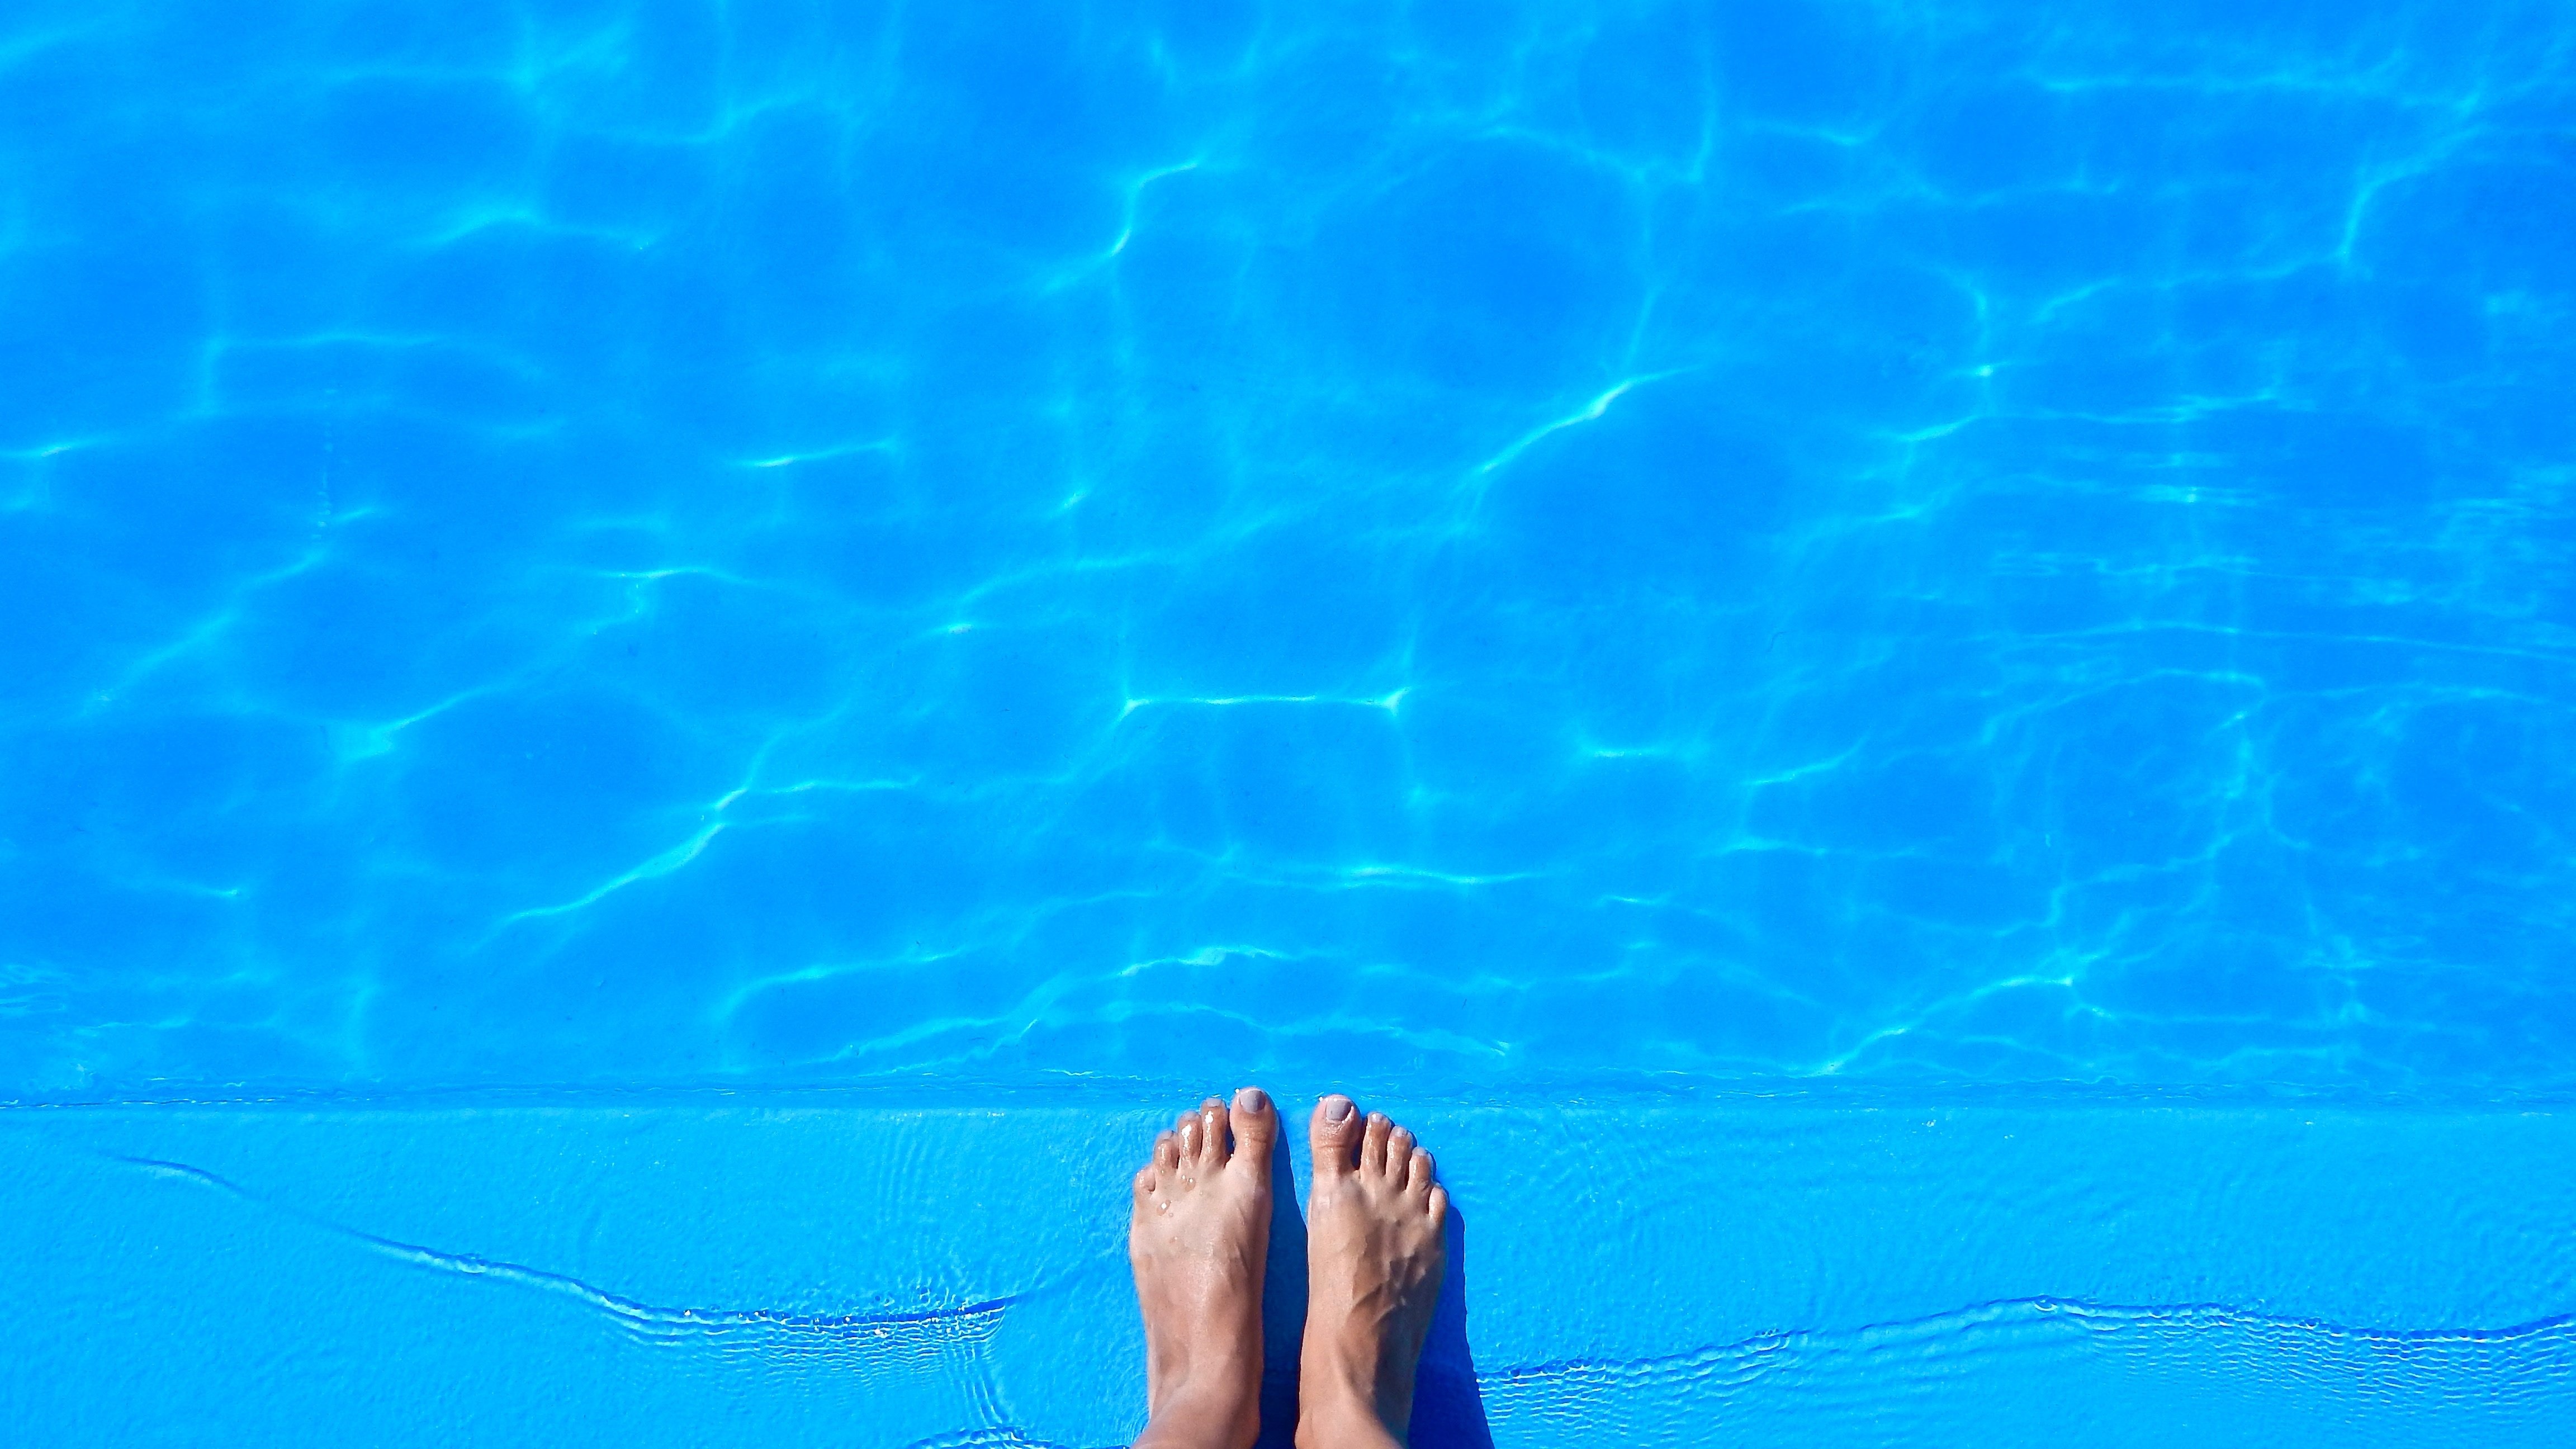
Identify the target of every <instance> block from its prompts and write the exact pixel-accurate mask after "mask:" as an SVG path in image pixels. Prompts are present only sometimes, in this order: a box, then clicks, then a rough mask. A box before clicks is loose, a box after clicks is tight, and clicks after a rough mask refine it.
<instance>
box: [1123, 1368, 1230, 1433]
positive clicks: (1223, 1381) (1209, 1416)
mask: <svg viewBox="0 0 2576 1449" xmlns="http://www.w3.org/2000/svg"><path fill="white" fill-rule="evenodd" d="M1260 1381H1261V1375H1260V1369H1259V1367H1258V1366H1257V1365H1256V1366H1254V1368H1253V1369H1252V1371H1251V1373H1250V1375H1249V1376H1248V1377H1247V1376H1246V1375H1245V1374H1244V1373H1242V1372H1241V1371H1239V1370H1238V1371H1236V1372H1231V1373H1227V1372H1210V1373H1207V1374H1204V1375H1191V1376H1189V1377H1186V1378H1183V1379H1180V1380H1178V1381H1176V1382H1173V1383H1171V1384H1168V1385H1166V1386H1165V1387H1164V1389H1163V1391H1162V1392H1161V1393H1160V1394H1157V1395H1156V1396H1155V1399H1154V1403H1153V1406H1152V1409H1151V1411H1150V1412H1149V1413H1148V1414H1147V1416H1146V1422H1145V1432H1144V1433H1143V1434H1141V1435H1139V1436H1138V1437H1137V1439H1136V1446H1137V1449H1147V1446H1149V1445H1151V1446H1155V1449H1251V1445H1252V1441H1253V1440H1255V1439H1257V1438H1259V1437H1261V1391H1260V1387H1259V1385H1260Z"/></svg>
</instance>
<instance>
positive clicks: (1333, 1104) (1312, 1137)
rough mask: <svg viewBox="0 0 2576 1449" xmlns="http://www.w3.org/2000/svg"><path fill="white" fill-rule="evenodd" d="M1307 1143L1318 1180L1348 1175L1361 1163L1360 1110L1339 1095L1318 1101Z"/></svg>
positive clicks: (1308, 1126) (1309, 1128)
mask: <svg viewBox="0 0 2576 1449" xmlns="http://www.w3.org/2000/svg"><path fill="white" fill-rule="evenodd" d="M1306 1142H1307V1145H1308V1146H1310V1147H1312V1148H1313V1149H1314V1153H1315V1177H1316V1180H1318V1181H1323V1180H1326V1179H1330V1178H1337V1177H1344V1176H1348V1175H1349V1173H1350V1170H1351V1169H1352V1168H1353V1167H1354V1166H1356V1165H1358V1163H1359V1146H1360V1111H1359V1108H1358V1107H1357V1106H1355V1105H1353V1103H1352V1102H1351V1099H1350V1098H1348V1097H1345V1096H1343V1095H1342V1094H1341V1093H1339V1092H1335V1093H1333V1094H1332V1095H1331V1096H1328V1097H1325V1098H1322V1099H1321V1100H1319V1101H1317V1102H1316V1103H1315V1115H1314V1116H1313V1117H1312V1118H1310V1119H1309V1120H1308V1121H1307V1123H1306Z"/></svg>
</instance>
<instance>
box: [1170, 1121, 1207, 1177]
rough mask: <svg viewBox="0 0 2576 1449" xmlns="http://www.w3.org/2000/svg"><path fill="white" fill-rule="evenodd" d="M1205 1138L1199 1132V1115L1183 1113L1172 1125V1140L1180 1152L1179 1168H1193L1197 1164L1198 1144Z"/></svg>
mask: <svg viewBox="0 0 2576 1449" xmlns="http://www.w3.org/2000/svg"><path fill="white" fill-rule="evenodd" d="M1204 1136H1205V1134H1204V1133H1202V1132H1201V1131H1200V1130H1199V1114H1198V1113H1196V1112H1183V1113H1182V1114H1181V1115H1180V1120H1178V1121H1176V1122H1174V1123H1173V1124H1172V1140H1173V1142H1174V1143H1175V1144H1177V1146H1178V1147H1179V1150H1180V1162H1181V1166H1183V1167H1189V1168H1195V1167H1197V1166H1198V1163H1199V1144H1200V1140H1201V1139H1202V1138H1203V1137H1204Z"/></svg>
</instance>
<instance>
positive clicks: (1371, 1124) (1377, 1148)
mask: <svg viewBox="0 0 2576 1449" xmlns="http://www.w3.org/2000/svg"><path fill="white" fill-rule="evenodd" d="M1394 1132H1395V1123H1394V1122H1392V1121H1390V1120H1388V1118H1387V1115H1386V1114H1385V1113H1384V1112H1371V1113H1370V1114H1368V1130H1367V1131H1366V1132H1365V1133H1363V1134H1362V1135H1361V1137H1360V1171H1362V1172H1365V1173H1370V1174H1377V1173H1382V1172H1385V1171H1386V1139H1387V1138H1388V1137H1389V1136H1391V1135H1393V1134H1394Z"/></svg>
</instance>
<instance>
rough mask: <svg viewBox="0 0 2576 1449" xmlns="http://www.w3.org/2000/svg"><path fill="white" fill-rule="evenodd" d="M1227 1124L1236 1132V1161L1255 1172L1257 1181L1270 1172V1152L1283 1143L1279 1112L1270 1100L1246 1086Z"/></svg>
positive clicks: (1236, 1100)
mask: <svg viewBox="0 0 2576 1449" xmlns="http://www.w3.org/2000/svg"><path fill="white" fill-rule="evenodd" d="M1226 1118H1227V1122H1228V1124H1229V1125H1230V1126H1232V1128H1233V1129H1234V1158H1235V1161H1237V1162H1240V1163H1242V1164H1243V1165H1244V1166H1245V1167H1247V1168H1249V1169H1251V1170H1252V1173H1253V1175H1254V1177H1255V1178H1256V1179H1261V1178H1266V1177H1268V1176H1269V1173H1270V1149H1271V1148H1272V1147H1273V1146H1274V1145H1276V1144H1277V1142H1278V1141H1279V1112H1278V1109H1277V1108H1275V1107H1272V1106H1271V1105H1270V1097H1269V1095H1268V1094H1267V1093H1265V1092H1263V1091H1262V1090H1261V1089H1260V1088H1259V1087H1246V1088H1244V1089H1243V1090H1242V1091H1240V1092H1237V1093H1235V1094H1234V1105H1233V1106H1232V1107H1230V1108H1228V1109H1227V1114H1226Z"/></svg>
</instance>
